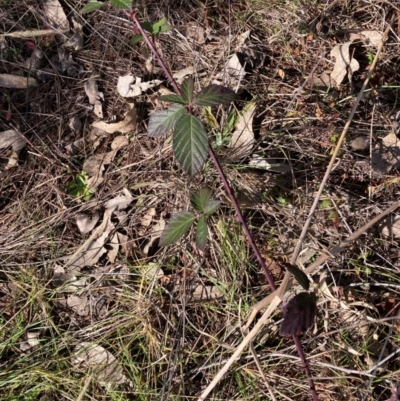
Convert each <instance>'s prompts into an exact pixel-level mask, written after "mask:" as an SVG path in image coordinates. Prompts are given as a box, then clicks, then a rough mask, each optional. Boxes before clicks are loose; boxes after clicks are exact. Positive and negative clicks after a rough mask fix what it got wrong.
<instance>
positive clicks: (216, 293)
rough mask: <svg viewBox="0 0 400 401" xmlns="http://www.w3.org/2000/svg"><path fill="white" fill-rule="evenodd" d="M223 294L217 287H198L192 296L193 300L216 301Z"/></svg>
mask: <svg viewBox="0 0 400 401" xmlns="http://www.w3.org/2000/svg"><path fill="white" fill-rule="evenodd" d="M222 296H223V294H222V293H221V291H220V290H219V289H218V287H215V286H211V285H198V286H197V287H196V288H195V289H194V291H193V294H192V297H193V298H194V299H202V300H204V299H216V298H221V297H222Z"/></svg>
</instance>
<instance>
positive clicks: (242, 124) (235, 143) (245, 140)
mask: <svg viewBox="0 0 400 401" xmlns="http://www.w3.org/2000/svg"><path fill="white" fill-rule="evenodd" d="M255 110H256V105H255V103H249V104H248V105H247V106H246V108H245V110H244V111H243V112H242V113H241V114H240V116H239V118H238V121H237V122H236V128H235V131H234V132H233V133H232V139H231V142H230V144H229V147H230V148H231V149H232V153H231V154H230V155H229V158H230V159H231V160H232V161H237V160H240V159H243V158H245V157H247V156H249V155H250V154H251V151H252V149H253V146H254V132H253V118H254V112H255Z"/></svg>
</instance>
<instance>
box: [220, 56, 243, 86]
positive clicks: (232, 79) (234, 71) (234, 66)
mask: <svg viewBox="0 0 400 401" xmlns="http://www.w3.org/2000/svg"><path fill="white" fill-rule="evenodd" d="M225 70H226V73H227V74H228V77H229V78H228V81H229V83H230V85H231V86H235V85H237V84H238V83H239V82H240V81H241V80H242V78H243V77H244V76H245V75H246V72H245V71H244V65H242V64H241V62H240V60H239V57H238V56H237V54H236V53H235V54H234V55H233V56H232V57H231V58H230V59H229V60H228V62H227V63H226V66H225Z"/></svg>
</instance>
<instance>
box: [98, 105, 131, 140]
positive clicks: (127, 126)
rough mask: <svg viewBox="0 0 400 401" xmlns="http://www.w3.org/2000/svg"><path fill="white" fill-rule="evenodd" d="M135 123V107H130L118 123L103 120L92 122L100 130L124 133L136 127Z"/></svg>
mask: <svg viewBox="0 0 400 401" xmlns="http://www.w3.org/2000/svg"><path fill="white" fill-rule="evenodd" d="M136 124H137V111H136V108H135V107H132V109H131V110H130V111H129V113H128V114H127V115H126V116H125V118H124V120H123V121H120V122H118V123H105V122H104V121H96V122H94V123H93V124H92V126H93V127H95V128H99V129H101V130H102V131H105V132H107V133H108V134H114V133H115V132H121V133H122V134H126V133H128V132H130V131H133V130H134V129H136Z"/></svg>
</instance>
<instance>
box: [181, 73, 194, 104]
mask: <svg viewBox="0 0 400 401" xmlns="http://www.w3.org/2000/svg"><path fill="white" fill-rule="evenodd" d="M181 91H182V98H183V99H184V100H185V101H186V103H191V101H192V100H193V91H194V81H193V78H187V79H185V80H184V81H183V82H182V85H181Z"/></svg>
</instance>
